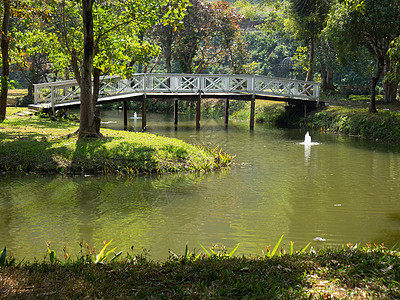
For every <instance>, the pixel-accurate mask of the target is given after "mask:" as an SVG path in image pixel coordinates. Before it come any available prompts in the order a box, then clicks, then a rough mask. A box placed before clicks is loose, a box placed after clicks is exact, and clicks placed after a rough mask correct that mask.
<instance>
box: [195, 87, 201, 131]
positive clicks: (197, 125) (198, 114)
mask: <svg viewBox="0 0 400 300" xmlns="http://www.w3.org/2000/svg"><path fill="white" fill-rule="evenodd" d="M200 115H201V94H199V96H198V98H197V103H196V129H200Z"/></svg>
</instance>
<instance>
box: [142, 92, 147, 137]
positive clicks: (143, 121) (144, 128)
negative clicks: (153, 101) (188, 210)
mask: <svg viewBox="0 0 400 300" xmlns="http://www.w3.org/2000/svg"><path fill="white" fill-rule="evenodd" d="M146 103H147V97H146V95H144V96H143V99H142V131H146V109H147V108H146Z"/></svg>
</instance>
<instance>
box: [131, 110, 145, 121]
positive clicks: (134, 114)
mask: <svg viewBox="0 0 400 300" xmlns="http://www.w3.org/2000/svg"><path fill="white" fill-rule="evenodd" d="M141 118H142V117H138V115H137V113H136V111H135V112H134V113H133V117H130V118H129V119H133V120H134V121H136V120H139V119H141Z"/></svg>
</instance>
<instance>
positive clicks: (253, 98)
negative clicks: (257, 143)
mask: <svg viewBox="0 0 400 300" xmlns="http://www.w3.org/2000/svg"><path fill="white" fill-rule="evenodd" d="M255 107H256V96H255V95H253V96H252V97H251V102H250V130H253V129H254V110H255Z"/></svg>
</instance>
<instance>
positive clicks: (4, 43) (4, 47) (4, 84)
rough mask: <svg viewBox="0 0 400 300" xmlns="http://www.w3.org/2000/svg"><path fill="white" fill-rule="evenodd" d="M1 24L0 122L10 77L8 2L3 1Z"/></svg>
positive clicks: (4, 110)
mask: <svg viewBox="0 0 400 300" xmlns="http://www.w3.org/2000/svg"><path fill="white" fill-rule="evenodd" d="M3 8H4V12H3V14H4V15H3V24H2V28H1V30H2V31H1V32H2V34H1V55H2V63H3V70H2V74H1V94H0V121H3V120H4V119H5V118H6V110H7V95H8V76H9V75H10V65H9V62H8V57H9V56H8V44H9V41H8V24H9V22H10V0H3Z"/></svg>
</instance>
